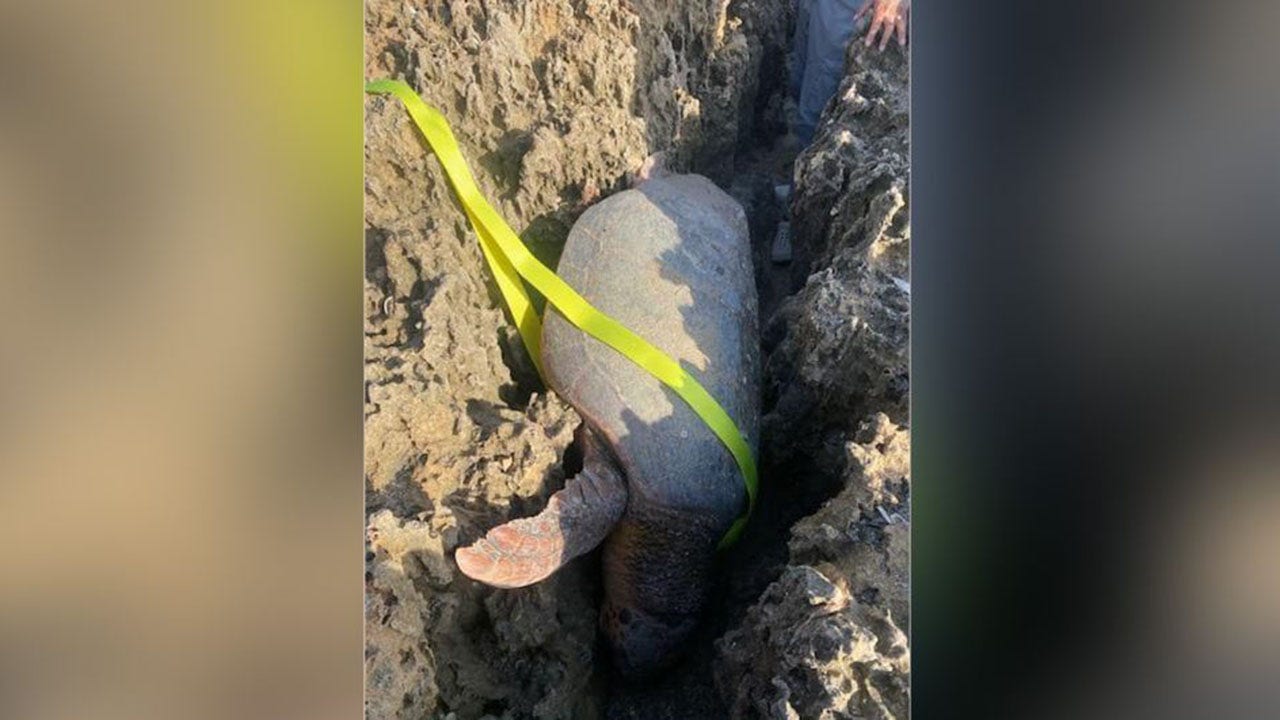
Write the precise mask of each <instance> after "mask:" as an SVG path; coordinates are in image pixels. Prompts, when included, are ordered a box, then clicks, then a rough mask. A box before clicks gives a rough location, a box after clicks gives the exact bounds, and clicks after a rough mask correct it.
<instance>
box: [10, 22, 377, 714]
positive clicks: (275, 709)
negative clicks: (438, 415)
mask: <svg viewBox="0 0 1280 720" xmlns="http://www.w3.org/2000/svg"><path fill="white" fill-rule="evenodd" d="M179 5H181V4H174V3H159V2H126V3H119V4H117V3H112V4H104V3H72V2H63V1H61V0H57V1H55V2H27V1H25V0H20V1H19V2H17V3H16V4H15V3H5V4H4V5H3V6H0V88H2V89H3V90H2V92H3V100H0V238H3V240H2V241H0V298H3V302H0V317H3V327H4V335H3V340H2V341H0V578H3V580H0V587H2V588H3V589H2V590H0V717H5V718H18V717H38V718H85V717H94V718H114V717H133V718H138V717H179V716H181V717H214V716H218V717H271V718H289V717H298V718H329V717H332V718H337V717H344V718H350V717H356V716H358V714H359V713H360V712H361V705H360V693H361V658H360V652H361V650H360V648H361V625H360V623H361V598H362V584H361V565H362V558H361V547H362V545H361V542H362V511H361V508H362V492H363V487H362V483H361V479H360V478H361V473H360V458H361V452H360V439H361V434H360V433H361V430H360V421H361V414H360V413H361V410H360V408H361V396H360V393H361V384H360V382H361V381H360V347H361V345H360V332H361V331H360V316H359V303H360V266H361V258H362V255H361V224H360V212H361V200H360V198H361V186H360V183H361V179H360V173H361V88H360V82H361V75H362V69H361V62H362V60H361V6H360V4H359V3H357V2H303V1H301V0H297V1H294V2H285V3H278V2H277V3H252V2H232V3H212V4H195V5H193V6H192V8H191V9H190V10H187V9H182V8H181V7H179Z"/></svg>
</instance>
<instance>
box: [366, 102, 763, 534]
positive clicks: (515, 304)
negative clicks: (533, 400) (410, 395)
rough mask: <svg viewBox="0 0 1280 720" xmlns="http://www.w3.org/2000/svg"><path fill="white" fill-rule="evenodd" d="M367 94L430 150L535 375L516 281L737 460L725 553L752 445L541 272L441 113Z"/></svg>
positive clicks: (657, 361)
mask: <svg viewBox="0 0 1280 720" xmlns="http://www.w3.org/2000/svg"><path fill="white" fill-rule="evenodd" d="M365 90H366V91H367V92H370V93H380V94H391V95H395V96H396V97H397V98H399V99H400V101H401V102H403V103H404V106H405V108H406V109H407V110H408V111H409V116H410V117H411V118H413V121H414V123H415V124H416V125H417V126H418V129H419V130H421V131H422V134H423V136H424V137H426V139H427V143H428V144H430V145H431V149H432V150H433V151H434V152H435V155H436V159H437V160H439V161H440V165H441V166H442V167H443V168H444V171H445V175H447V176H448V178H449V181H450V182H451V183H452V185H453V191H454V193H456V194H457V196H458V200H459V201H460V202H461V203H462V207H463V208H464V209H465V211H466V214H467V219H468V220H469V221H470V222H471V226H472V227H473V228H474V229H475V231H476V234H477V235H479V236H480V248H481V250H483V251H484V257H485V259H486V260H487V261H488V263H489V268H490V270H492V271H493V276H494V278H495V279H496V280H497V283H498V289H499V291H500V292H501V293H502V297H503V299H504V300H506V302H507V307H508V308H510V310H511V315H512V318H513V319H514V320H515V323H516V326H517V327H518V328H519V330H520V337H522V338H523V339H524V344H525V347H526V348H527V349H528V350H529V356H530V357H531V358H533V362H534V364H535V365H537V367H538V372H539V373H540V374H541V373H542V352H541V349H540V342H541V323H540V322H539V320H538V315H537V312H536V311H535V310H534V308H533V304H532V303H531V302H530V301H529V296H528V294H527V293H526V292H525V289H524V286H523V285H522V284H521V282H520V279H521V278H524V280H525V281H527V282H528V283H529V284H530V285H531V286H533V288H534V289H536V290H537V291H538V292H540V293H542V295H543V297H545V298H546V299H547V303H549V304H550V305H552V306H553V307H555V309H556V310H558V311H560V314H561V315H563V316H564V317H565V319H567V320H568V321H569V322H571V323H573V324H574V326H576V327H578V328H579V329H581V330H582V331H583V332H585V333H587V334H588V335H590V336H592V337H594V338H596V339H597V340H600V341H601V342H603V343H605V344H606V345H608V346H609V347H612V348H613V349H614V350H617V351H618V352H620V353H622V354H623V355H624V356H626V357H627V358H628V359H630V360H631V361H632V362H634V363H635V364H636V365H639V366H640V367H641V368H643V369H644V370H645V371H646V372H648V373H649V374H650V375H652V376H654V377H655V378H657V379H658V380H660V381H661V382H662V383H664V384H665V385H667V387H670V388H671V389H672V390H674V391H675V392H676V394H677V395H679V396H680V397H681V398H683V399H684V401H685V402H687V403H688V404H689V407H691V408H693V411H694V412H695V413H697V414H698V417H700V418H702V420H703V422H705V423H706V424H707V427H709V428H711V431H712V432H714V433H715V434H716V437H718V438H720V441H721V442H723V443H724V445H725V447H727V448H728V449H729V452H730V453H732V454H733V457H734V459H735V460H737V462H738V467H739V468H740V469H741V470H742V477H743V481H744V483H745V484H746V487H747V512H746V513H745V514H744V515H743V516H742V517H740V518H738V519H737V520H736V521H735V522H734V524H733V527H731V528H729V532H728V533H726V534H725V536H724V538H723V539H722V540H721V541H720V547H721V548H724V547H727V546H728V545H731V544H732V543H733V542H735V541H736V540H737V539H738V536H739V535H740V534H741V533H742V528H743V526H744V525H745V524H746V521H747V517H749V516H750V514H751V512H752V510H754V509H755V504H756V464H755V460H754V459H753V458H752V456H751V446H750V445H749V444H748V443H747V440H746V438H745V436H743V434H742V432H741V431H739V430H738V426H737V425H736V424H734V422H733V419H732V418H730V417H729V414H728V413H726V412H725V411H724V408H722V407H720V404H719V403H717V402H716V401H715V399H714V398H712V397H711V394H710V393H708V392H707V391H706V389H704V388H703V387H702V385H701V384H699V383H698V381H697V380H695V379H694V378H693V376H691V375H690V374H689V373H687V372H685V370H684V368H682V367H680V364H679V363H677V362H676V361H675V360H672V359H671V358H670V357H669V356H668V355H667V354H666V353H664V352H662V351H661V350H659V349H658V348H656V347H654V346H653V345H651V344H650V343H649V342H648V341H646V340H645V339H644V338H642V337H640V336H639V335H636V334H635V333H633V332H631V331H630V330H628V329H627V328H626V327H624V326H623V325H622V324H621V323H619V322H618V321H616V320H614V319H613V318H611V317H609V316H608V315H605V314H604V313H602V312H600V311H599V310H596V309H595V308H594V307H592V306H591V304H590V303H588V302H587V301H586V300H585V299H583V297H582V296H581V295H579V294H578V293H577V292H576V291H575V290H574V289H573V288H571V287H569V285H568V284H567V283H565V282H564V281H563V280H561V279H560V278H559V276H557V275H556V274H555V273H554V272H552V271H551V270H550V269H548V268H547V266H545V265H543V264H542V263H541V262H538V259H537V258H535V257H534V256H533V254H532V253H530V252H529V250H528V248H526V247H525V246H524V243H522V242H521V241H520V238H519V237H518V236H517V235H516V234H515V233H514V232H513V231H512V230H511V228H510V227H509V226H508V225H507V224H506V222H504V221H503V220H502V217H501V216H500V215H498V212H497V211H496V210H494V209H493V206H492V205H490V204H489V202H488V201H487V200H485V199H484V196H483V195H482V194H481V193H480V189H479V188H478V187H477V186H476V182H475V179H474V178H473V177H472V176H471V170H470V169H469V168H468V167H467V163H466V160H464V159H463V157H462V153H461V151H459V150H458V142H457V140H456V139H454V137H453V131H452V130H450V129H449V124H448V122H446V121H445V119H444V116H443V115H441V114H440V113H439V111H437V110H436V109H435V108H433V107H431V106H430V105H427V104H426V103H425V102H423V101H422V98H420V97H418V94H417V93H415V92H414V91H413V89H412V88H410V87H409V86H408V85H406V84H405V83H403V82H401V81H399V80H375V81H372V82H370V83H368V84H367V85H365ZM544 377H545V376H544Z"/></svg>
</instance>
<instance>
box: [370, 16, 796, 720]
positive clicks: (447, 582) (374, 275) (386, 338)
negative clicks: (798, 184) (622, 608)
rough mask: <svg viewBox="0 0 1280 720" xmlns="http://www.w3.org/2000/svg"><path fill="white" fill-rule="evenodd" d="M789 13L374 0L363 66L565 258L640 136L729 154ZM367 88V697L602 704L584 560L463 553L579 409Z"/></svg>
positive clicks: (516, 501) (388, 704)
mask: <svg viewBox="0 0 1280 720" xmlns="http://www.w3.org/2000/svg"><path fill="white" fill-rule="evenodd" d="M788 12H789V10H788V8H787V7H786V4H785V3H774V2H765V1H764V0H739V1H737V2H733V3H727V2H700V3H666V2H656V1H653V0H636V1H631V2H627V1H623V0H616V1H607V0H605V1H596V2H592V1H590V0H531V1H528V2H516V1H515V0H450V1H448V2H440V3H423V4H420V5H418V6H415V4H413V3H406V2H389V1H383V0H371V2H369V3H367V5H366V43H365V48H366V64H367V73H366V74H367V75H368V76H369V77H371V78H373V77H399V78H402V79H405V80H406V81H407V82H409V84H410V85H411V86H413V87H414V88H415V89H417V90H418V91H419V93H420V94H421V95H422V96H423V98H424V99H425V100H426V101H427V102H428V103H431V104H433V105H435V106H436V107H438V108H440V109H441V110H442V111H443V112H444V113H445V114H446V116H447V117H448V118H449V120H450V122H451V124H452V127H453V130H454V132H455V134H456V135H457V137H458V139H459V142H460V144H461V146H462V149H463V152H464V153H465V154H466V155H467V157H468V159H469V160H470V162H471V166H472V170H473V172H474V174H475V175H476V178H477V182H478V183H479V185H480V187H481V189H482V190H483V191H484V192H485V194H486V196H487V197H488V198H489V200H490V201H491V202H492V203H493V204H494V205H495V207H497V209H498V210H499V212H500V213H501V214H502V215H503V217H504V218H505V219H506V220H507V221H508V223H510V224H511V226H512V227H513V228H514V229H515V230H516V231H517V232H520V233H521V236H522V238H523V239H524V240H525V241H526V242H527V243H529V245H530V246H531V248H532V249H533V250H534V252H535V253H536V254H537V255H539V256H540V257H541V258H542V259H543V260H544V261H546V262H548V263H554V261H555V259H556V258H557V257H558V255H559V251H560V248H561V246H562V244H563V240H564V237H565V235H566V234H567V232H568V228H569V226H570V225H571V224H572V222H573V221H574V220H575V219H576V218H577V216H578V215H579V214H580V213H581V212H582V210H584V209H585V208H586V207H587V206H588V205H589V204H591V203H592V202H594V201H595V200H597V199H599V198H601V197H603V196H605V195H607V194H609V193H611V192H614V191H616V190H619V189H621V188H622V187H623V185H624V184H625V181H626V178H627V176H628V174H629V173H631V172H633V171H635V170H636V169H637V168H639V167H640V165H641V164H642V162H643V161H644V159H645V158H646V157H648V156H650V155H651V154H654V153H657V152H665V153H666V158H667V164H668V166H669V167H671V168H672V169H675V170H681V171H684V170H689V171H694V172H700V173H703V174H707V175H710V176H712V177H713V178H717V179H721V180H723V179H724V178H726V177H727V176H728V175H730V174H731V173H732V171H733V161H734V160H733V159H734V152H735V150H736V149H737V148H738V147H739V146H740V145H742V144H743V143H744V142H746V141H747V136H748V135H749V133H751V132H752V126H753V124H755V123H757V122H758V121H759V118H761V117H762V115H761V107H762V105H761V103H760V102H759V97H760V96H761V95H762V93H766V92H769V88H768V87H766V86H767V84H768V82H770V81H769V80H768V79H767V78H769V77H772V76H771V75H769V74H767V73H766V74H765V75H763V76H762V75H761V73H760V68H761V67H762V66H768V65H769V64H770V63H774V64H776V62H777V58H779V57H780V56H781V54H782V53H783V51H784V48H785V45H786V36H785V34H786V25H787V13H788ZM761 77H765V78H766V80H765V81H764V82H763V84H762V81H761V79H760V78H761ZM365 107H366V112H367V114H366V128H365V129H366V158H365V159H366V179H365V192H366V271H365V289H364V302H365V318H366V319H365V393H366V396H365V467H366V478H365V479H366V493H367V507H368V523H367V525H368V538H367V541H366V544H367V548H366V549H367V554H366V628H367V629H366V650H365V664H366V667H365V669H366V676H367V693H366V698H367V699H366V703H367V711H368V715H369V717H376V718H391V717H397V718H423V717H456V718H479V717H484V716H493V717H521V718H523V717H537V718H562V717H575V718H577V717H598V716H600V715H601V714H602V713H603V709H602V703H603V692H602V691H601V690H600V689H599V687H598V686H599V685H600V677H599V672H595V670H598V669H599V668H600V666H601V662H600V661H599V660H598V659H597V658H596V599H597V595H598V573H596V571H594V570H593V569H592V563H593V559H592V558H585V559H582V560H579V561H576V562H574V563H572V564H571V565H570V566H569V567H567V568H565V569H564V570H562V571H561V572H559V573H557V574H556V575H555V576H553V577H552V578H550V579H549V580H547V581H545V582H543V583H539V584H538V585H536V586H534V587H530V588H526V589H522V590H516V591H494V590H492V589H489V588H486V587H483V586H481V585H479V584H477V583H474V582H472V581H470V580H469V579H467V578H465V577H463V576H461V575H460V574H459V573H457V572H456V568H455V566H454V565H453V560H452V553H453V550H454V549H456V548H457V547H458V546H459V545H460V544H465V543H467V542H470V541H471V540H474V539H475V538H476V537H478V536H479V535H480V534H482V533H483V531H484V530H486V529H488V528H489V527H491V526H493V525H496V524H498V523H500V522H502V521H505V520H507V519H509V518H511V517H514V516H518V515H525V514H531V513H532V512H534V511H535V510H537V509H539V508H540V507H541V506H542V505H543V503H545V500H546V498H547V497H548V496H549V495H550V493H551V492H553V491H554V490H556V489H558V488H559V487H560V486H561V484H562V483H563V480H564V475H565V468H564V463H565V461H566V458H567V463H568V465H569V466H570V468H572V464H573V462H574V459H573V457H572V456H573V454H574V451H573V448H572V447H571V440H572V434H573V429H574V427H575V426H576V425H577V423H578V418H577V416H576V414H575V413H574V412H573V411H572V410H571V409H570V408H568V407H567V406H565V405H564V404H563V403H562V402H560V401H559V400H558V399H556V398H555V397H549V396H547V395H545V394H542V393H538V392H535V391H536V390H537V388H538V387H539V385H538V382H537V379H536V377H535V375H534V373H533V370H532V366H531V364H530V363H529V360H528V358H527V357H526V356H525V355H524V350H523V347H522V346H521V344H520V342H519V339H518V337H517V336H516V335H515V333H514V331H513V330H512V329H511V327H510V326H509V324H508V323H507V322H506V320H505V319H504V316H503V312H502V310H501V309H500V303H499V300H498V297H497V294H496V290H495V288H494V286H493V285H492V282H491V280H490V278H489V276H488V271H487V269H486V268H485V267H484V265H483V260H482V258H481V255H480V251H479V248H478V246H477V243H476V240H475V238H474V236H473V235H472V233H471V232H470V230H469V228H468V227H467V225H466V221H465V218H464V216H463V214H462V212H461V211H460V210H459V208H458V207H457V205H456V203H455V201H454V200H453V199H452V196H451V194H450V191H449V188H448V186H447V184H446V183H445V181H444V179H443V177H442V175H441V173H440V171H439V168H438V166H437V163H436V161H435V159H434V158H432V157H431V156H430V155H429V153H428V152H427V150H426V149H425V148H424V146H423V144H422V142H421V140H420V139H419V137H418V135H417V131H416V130H415V129H414V128H413V126H412V124H411V121H410V120H409V118H408V116H407V115H406V113H405V112H404V111H403V109H402V108H401V107H400V106H399V105H398V103H397V102H396V101H394V100H391V99H387V98H384V97H369V98H368V99H367V100H366V106H365ZM570 471H572V470H571V469H570Z"/></svg>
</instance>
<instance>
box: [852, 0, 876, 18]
mask: <svg viewBox="0 0 1280 720" xmlns="http://www.w3.org/2000/svg"><path fill="white" fill-rule="evenodd" d="M875 2H876V0H866V1H865V2H863V3H862V7H860V8H858V12H857V14H855V15H854V16H853V21H854V22H858V21H859V20H861V19H862V18H863V17H864V16H866V14H867V13H868V12H871V8H872V6H873V5H875Z"/></svg>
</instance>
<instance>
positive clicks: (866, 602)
mask: <svg viewBox="0 0 1280 720" xmlns="http://www.w3.org/2000/svg"><path fill="white" fill-rule="evenodd" d="M907 109H908V88H907V72H906V58H905V55H904V54H903V53H902V52H901V51H899V50H897V49H896V48H891V49H889V50H886V51H885V52H883V53H881V52H876V51H873V50H868V49H866V48H865V47H863V45H862V44H861V43H852V44H851V45H850V48H849V51H848V53H847V56H846V71H845V77H844V80H843V81H842V83H841V84H840V88H839V90H838V92H837V94H836V97H835V98H833V99H832V101H831V102H830V103H829V104H828V106H827V108H826V111H825V112H824V114H823V117H822V120H821V121H820V123H819V127H818V130H817V133H816V136H815V140H814V142H813V144H812V145H811V146H810V147H809V148H807V149H806V150H805V151H804V152H803V153H802V154H801V155H800V157H799V158H798V159H797V161H796V169H795V187H794V191H793V201H792V207H791V211H792V218H793V220H792V229H793V232H794V236H793V241H794V244H795V252H796V258H795V260H794V262H793V269H794V274H793V276H792V278H793V282H794V283H795V286H796V287H797V288H798V292H796V294H795V295H793V296H791V297H789V298H788V299H786V300H785V301H784V302H783V303H782V305H781V306H780V307H779V309H778V310H777V311H776V312H775V313H774V314H773V315H772V317H770V318H769V319H768V320H767V321H766V324H765V326H764V328H765V329H764V344H765V349H766V352H767V360H766V364H765V378H764V380H765V399H764V407H765V410H766V414H765V416H764V418H763V420H762V431H761V436H762V444H763V458H764V460H765V467H766V471H767V473H766V475H765V476H764V477H763V478H762V482H773V483H781V485H779V487H781V488H784V490H781V491H779V492H780V494H781V498H783V499H785V498H786V497H788V496H787V495H785V492H787V491H790V492H792V493H793V495H792V496H790V497H801V496H803V495H804V493H805V492H806V490H805V489H806V488H807V490H808V491H819V492H822V493H826V494H828V495H830V499H829V500H827V501H826V503H825V504H823V505H822V506H821V508H820V509H819V510H818V511H817V512H816V513H814V514H812V515H810V516H809V517H806V518H804V519H803V520H800V521H799V522H797V523H796V524H795V525H794V526H792V528H791V532H790V541H789V543H788V563H787V564H786V565H785V566H784V567H783V568H782V569H781V574H780V575H779V577H778V579H777V580H776V581H774V582H773V583H772V584H771V585H770V586H769V587H768V589H767V590H766V591H765V592H764V593H763V595H762V596H761V597H760V598H759V600H758V601H756V603H754V604H753V605H752V606H751V607H750V608H749V609H748V610H747V612H746V615H745V617H744V619H743V620H742V622H741V623H740V624H739V625H738V626H737V627H736V628H735V629H733V630H731V631H730V632H728V633H726V634H725V635H724V636H722V637H721V638H720V640H719V641H717V646H716V648H717V653H718V656H717V661H716V665H715V675H716V681H717V685H718V686H719V688H720V691H721V694H722V696H723V697H724V698H725V700H726V703H727V704H728V705H729V706H730V708H731V716H732V717H733V718H735V719H737V718H779V719H781V718H805V719H806V720H807V719H809V718H817V719H820V720H836V719H840V718H855V717H857V718H904V717H907V715H908V713H909V684H910V652H909V649H908V646H907V635H908V634H909V632H910V603H909V592H908V588H909V585H908V583H909V577H910V520H911V514H910V506H909V498H910V467H909V457H910V452H909V448H910V439H909V438H910V430H909V427H908V425H909V417H908V390H909V383H908V348H909V344H908V338H909V329H908V320H909V304H910V284H909V278H908V261H909V242H910V225H909V220H908V201H907V198H908V188H909V179H910V177H909V170H910V168H909V156H908V152H907V147H908V146H907V133H908V118H907ZM795 488H800V489H799V490H795Z"/></svg>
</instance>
